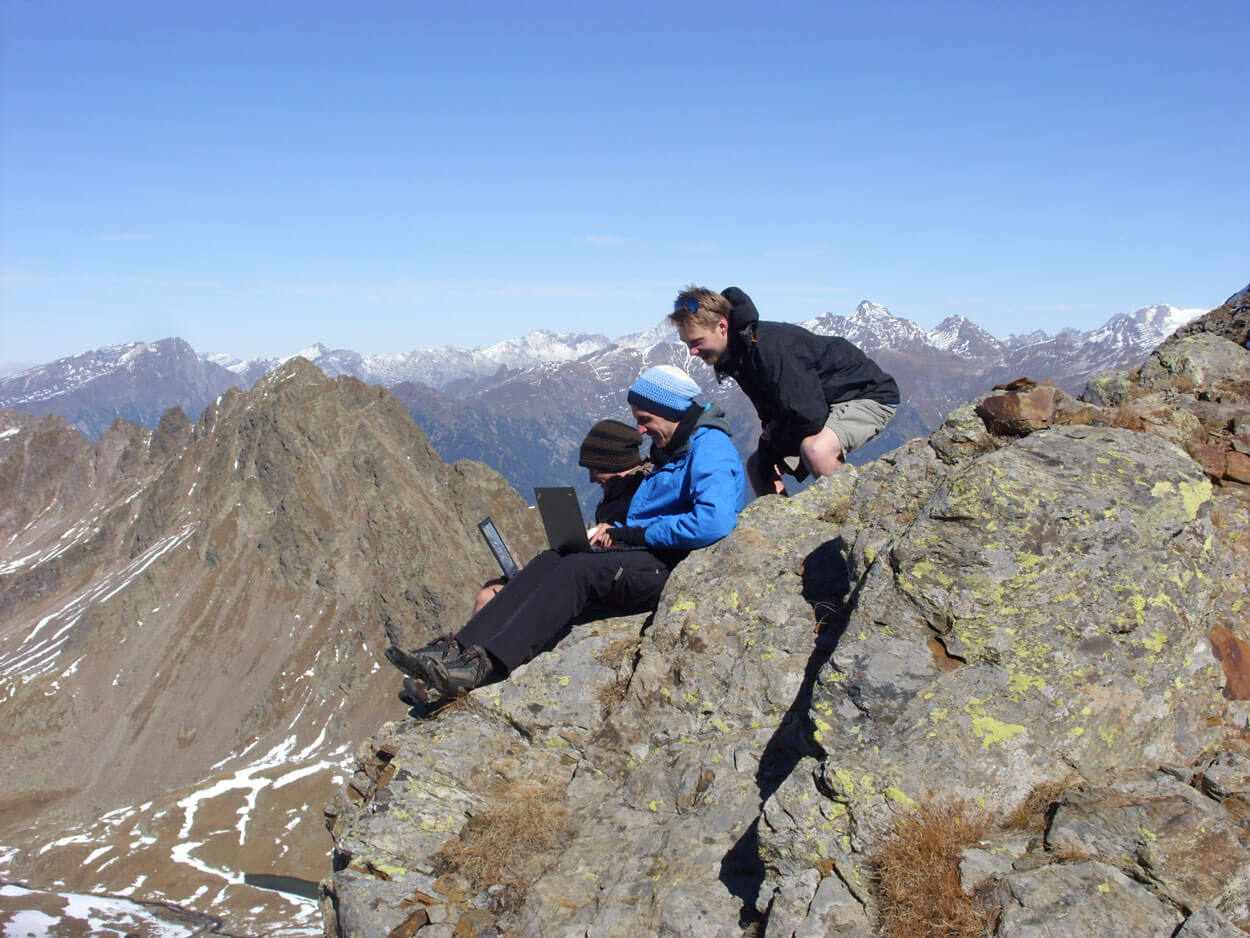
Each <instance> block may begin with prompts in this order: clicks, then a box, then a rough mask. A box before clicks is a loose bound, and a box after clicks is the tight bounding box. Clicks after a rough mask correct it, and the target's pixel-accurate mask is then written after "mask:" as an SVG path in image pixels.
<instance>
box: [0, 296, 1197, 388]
mask: <svg viewBox="0 0 1250 938" xmlns="http://www.w3.org/2000/svg"><path fill="white" fill-rule="evenodd" d="M1204 312H1206V310H1203V309H1185V308H1181V307H1176V306H1168V305H1162V304H1161V305H1156V306H1148V307H1144V308H1143V309H1139V310H1135V311H1134V312H1132V313H1121V314H1118V315H1116V316H1113V317H1112V318H1111V319H1109V320H1108V321H1107V322H1106V323H1105V324H1103V325H1102V326H1100V327H1099V328H1097V329H1093V330H1090V331H1088V332H1081V331H1079V330H1075V329H1065V330H1064V331H1062V332H1060V333H1058V334H1057V335H1054V336H1052V335H1048V334H1047V333H1045V332H1041V331H1038V332H1031V333H1029V334H1027V335H1023V336H1008V337H1007V338H1006V339H1004V340H1001V341H1000V340H999V339H996V338H994V336H992V335H991V334H990V333H989V332H987V331H985V330H984V329H982V328H981V327H980V326H978V325H976V324H975V323H974V322H972V321H971V320H969V319H966V318H964V317H963V316H951V317H948V318H947V319H945V320H943V321H942V322H941V323H939V324H938V325H937V327H935V328H934V329H932V330H925V329H923V328H922V327H920V326H918V325H917V324H916V323H914V322H912V321H910V320H908V319H902V318H899V317H897V316H894V315H893V314H891V313H890V311H889V310H888V309H886V308H885V307H884V306H881V305H880V304H878V303H873V302H870V301H867V300H865V301H864V302H862V303H860V304H859V305H858V306H857V307H856V309H855V312H854V313H852V314H851V315H850V316H837V315H834V314H833V313H825V314H824V315H822V316H818V317H816V318H814V319H809V320H806V321H804V322H802V323H800V325H802V326H804V327H806V328H808V329H810V330H811V331H813V332H816V333H818V334H821V335H841V336H844V337H845V338H847V339H849V340H850V341H852V342H854V343H855V344H856V345H858V346H860V347H861V348H863V349H864V350H865V351H866V352H868V353H869V354H872V353H873V352H875V351H878V350H880V349H887V348H892V349H908V350H912V351H915V350H920V349H925V348H929V349H932V350H937V351H943V352H950V353H952V354H954V355H959V356H963V357H970V358H974V359H989V358H993V357H995V356H1001V355H1004V354H1005V353H1007V352H1009V351H1015V350H1020V349H1025V348H1028V347H1031V346H1042V345H1045V344H1047V343H1052V342H1058V343H1062V344H1063V345H1065V346H1068V347H1071V346H1077V345H1090V344H1092V345H1096V346H1098V347H1099V353H1097V354H1095V356H1094V357H1105V356H1108V355H1109V356H1112V357H1114V356H1115V353H1116V352H1117V351H1126V350H1130V349H1131V350H1139V349H1140V350H1145V351H1148V350H1149V349H1151V348H1153V347H1154V346H1155V345H1158V344H1159V342H1161V341H1162V340H1163V339H1164V338H1166V337H1167V336H1169V335H1171V334H1172V332H1174V331H1175V330H1176V329H1177V328H1178V327H1180V326H1182V325H1184V324H1185V323H1186V322H1189V321H1190V320H1191V319H1193V318H1194V317H1196V316H1199V315H1201V314H1202V313H1204ZM676 341H677V334H676V331H675V330H674V329H673V327H672V326H671V325H670V324H669V323H668V322H667V320H663V321H661V322H660V323H658V324H657V325H656V326H654V327H653V328H651V329H649V330H646V331H644V332H637V333H632V334H630V335H626V336H621V337H619V338H617V339H614V340H611V339H608V338H607V337H606V336H603V335H598V334H590V335H588V334H585V333H571V332H551V331H549V330H539V331H536V332H531V333H527V334H526V335H524V336H521V337H520V338H517V339H508V340H505V341H503V342H497V343H495V344H493V345H487V346H483V347H480V348H471V349H464V348H456V347H453V346H442V347H438V348H425V349H414V350H413V351H410V352H398V353H387V354H381V355H361V354H359V353H357V352H353V351H350V350H343V349H335V350H332V349H329V348H327V347H326V346H324V345H322V344H320V343H317V344H315V345H311V346H309V347H308V348H305V349H301V350H300V351H298V352H296V353H295V355H298V356H302V357H304V358H307V359H308V360H309V361H311V362H312V363H313V364H315V365H316V366H317V367H319V368H320V369H321V370H322V371H323V372H325V373H326V375H327V376H329V377H336V376H338V375H344V374H349V375H353V376H355V377H358V378H360V379H361V380H363V381H366V382H368V383H371V384H381V385H383V386H385V387H392V386H394V385H397V384H401V383H403V382H405V381H412V382H417V383H420V384H426V385H429V386H430V387H433V388H437V389H439V390H443V389H446V388H448V387H450V386H451V385H453V384H455V383H456V382H461V381H464V380H465V379H474V378H484V377H488V376H491V375H495V374H498V373H499V371H500V369H501V368H502V369H505V370H507V371H522V370H525V369H529V368H534V367H536V366H539V365H543V364H548V363H553V362H554V363H559V362H571V361H577V360H579V359H586V358H588V357H590V356H594V355H597V354H600V353H603V352H606V351H608V350H610V349H613V348H618V349H635V350H638V351H642V352H646V351H647V350H648V349H650V348H652V347H654V346H656V345H661V344H666V343H671V342H676ZM295 355H290V356H286V357H284V358H272V359H250V360H246V361H245V360H242V359H239V358H236V357H234V356H231V355H226V354H207V355H204V356H203V357H204V358H205V360H206V361H210V362H213V363H214V364H218V365H221V366H222V367H224V368H227V369H228V370H230V371H232V372H234V373H235V374H237V375H239V376H240V377H243V378H244V379H248V380H251V381H254V380H256V378H259V377H260V376H261V375H263V374H267V373H268V372H270V371H272V370H273V369H274V368H276V367H278V366H279V365H281V364H283V363H284V362H286V361H288V360H289V359H290V358H293V357H295ZM2 402H3V399H2V398H0V404H2Z"/></svg>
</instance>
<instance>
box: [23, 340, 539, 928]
mask: <svg viewBox="0 0 1250 938" xmlns="http://www.w3.org/2000/svg"><path fill="white" fill-rule="evenodd" d="M487 514H489V515H491V516H492V517H494V518H495V520H496V522H497V523H498V525H499V527H500V529H501V530H502V531H503V532H504V534H505V536H506V537H507V538H508V540H509V541H510V543H511V546H512V547H513V549H514V551H515V552H516V553H517V554H518V555H519V556H522V557H527V556H529V555H530V554H532V553H533V552H534V551H535V550H536V549H537V547H538V544H539V540H540V536H541V535H540V534H539V532H538V530H537V525H536V523H535V521H534V519H533V517H532V512H530V511H529V509H528V508H527V507H526V504H525V501H524V499H522V498H520V497H519V496H518V495H517V494H516V493H515V492H514V491H512V490H511V489H510V488H509V487H508V486H507V484H506V483H505V482H504V480H503V479H502V478H501V477H500V476H499V475H498V474H497V473H495V472H494V471H493V470H490V469H488V468H487V467H486V466H483V465H481V464H477V463H468V462H462V463H459V464H457V465H454V466H451V465H447V464H446V463H444V462H443V460H442V459H441V458H439V456H438V454H437V453H436V452H435V451H434V449H433V448H432V447H431V446H430V445H429V442H428V441H427V439H426V437H425V436H424V434H423V433H422V432H421V430H420V429H419V428H418V427H417V426H416V425H415V424H414V423H413V422H412V420H411V418H410V417H409V415H408V414H407V413H406V412H405V411H404V410H403V408H402V407H401V406H400V405H399V403H398V402H397V401H396V400H395V399H394V398H393V397H392V396H391V395H390V394H389V393H387V392H386V391H385V390H382V389H380V388H370V387H367V386H366V385H364V384H363V383H362V382H360V381H358V380H356V379H354V378H339V379H337V380H333V381H331V380H327V379H326V378H325V376H324V375H322V373H321V372H320V371H318V370H317V369H316V368H315V367H313V366H312V365H311V364H309V363H308V362H307V361H305V360H303V359H295V360H292V361H290V362H288V363H286V364H285V365H283V366H282V367H281V368H280V369H278V370H277V371H275V372H273V373H272V374H271V375H269V376H268V377H267V378H265V379H264V380H263V381H261V382H260V383H259V384H258V385H257V386H256V387H255V388H253V389H252V390H251V391H249V392H247V393H241V392H238V391H230V392H227V393H226V394H225V395H223V396H222V397H221V398H219V399H217V400H215V401H213V402H211V403H210V404H209V405H208V406H207V408H206V409H205V411H204V413H203V414H202V415H201V417H200V419H199V420H198V421H197V422H195V423H192V422H190V421H189V420H188V419H187V418H186V417H185V416H184V415H183V414H182V412H181V411H179V410H176V409H175V410H171V411H168V412H166V414H165V415H164V417H163V418H162V419H161V421H160V422H159V424H158V425H157V427H156V428H155V429H154V430H145V429H143V428H141V427H139V426H136V425H134V424H132V423H128V422H126V421H117V422H115V423H114V424H113V425H112V426H111V427H110V428H109V429H108V430H107V431H105V432H104V433H103V434H102V435H101V436H100V438H99V439H98V440H96V441H95V443H88V442H87V441H86V439H85V438H84V437H83V436H82V435H81V434H80V433H79V432H78V431H77V430H75V429H72V428H71V427H69V426H68V425H67V423H66V421H65V420H64V419H63V418H60V417H56V416H43V417H34V416H31V415H29V414H26V413H21V412H16V411H6V412H0V708H2V712H3V715H4V720H3V721H0V844H3V845H4V846H3V849H0V879H5V880H9V881H16V882H21V883H23V884H25V885H27V886H29V887H31V888H32V889H41V890H46V891H53V892H61V893H69V892H93V893H108V894H112V895H119V896H127V897H130V898H132V899H135V900H145V901H147V902H150V903H168V904H175V905H180V906H184V907H186V908H188V909H191V910H194V911H197V912H200V913H203V914H206V915H211V916H213V917H214V918H215V919H218V920H220V921H221V923H222V926H221V931H220V933H222V934H259V933H267V934H274V935H277V934H290V935H294V934H312V933H315V932H318V931H320V927H319V924H318V916H317V913H316V910H315V906H314V904H313V903H311V902H310V901H308V900H306V899H296V898H295V897H294V896H291V895H288V894H284V893H279V892H274V891H270V890H265V889H260V888H255V887H254V886H253V885H250V884H249V882H248V881H246V877H248V876H251V875H260V876H285V877H291V878H294V879H296V880H303V881H305V883H306V884H307V883H308V882H309V881H312V882H314V883H315V881H316V880H317V879H319V878H320V877H321V876H322V875H324V873H325V871H326V869H327V864H328V860H327V843H326V839H325V833H324V828H323V827H322V825H321V823H320V819H319V816H318V815H319V810H318V806H319V805H320V804H322V803H324V800H325V797H326V794H325V793H326V791H327V790H329V789H331V788H332V787H333V784H334V783H333V781H332V780H333V779H335V778H337V777H341V776H342V774H343V771H344V763H345V762H346V761H347V760H348V759H349V758H350V753H351V751H352V749H353V748H354V747H355V745H356V743H357V741H358V740H359V739H360V738H362V737H363V736H364V735H366V734H367V733H368V732H370V731H371V730H372V729H373V728H374V727H375V726H376V724H377V722H378V720H379V719H380V718H381V714H383V713H385V712H386V710H387V709H388V708H389V707H390V706H391V705H392V702H393V699H394V687H393V673H392V671H391V669H390V668H389V666H388V665H387V664H386V662H385V659H384V658H383V657H382V651H383V649H384V648H385V646H386V643H387V640H388V635H387V628H386V623H388V622H389V628H390V631H391V632H392V633H394V634H400V633H409V634H411V633H412V632H413V631H414V630H415V629H418V628H421V629H425V630H429V631H436V630H437V629H438V628H439V627H440V623H441V622H442V621H443V620H444V618H446V619H448V620H460V619H463V618H464V617H465V616H466V614H467V612H468V608H469V604H470V602H471V598H472V593H473V589H472V586H473V584H475V583H477V582H480V581H481V580H483V579H485V578H487V577H489V576H493V575H496V574H497V572H498V571H497V568H496V567H495V565H494V561H493V559H492V558H491V555H490V553H489V552H488V550H487V549H486V547H485V546H484V544H483V543H482V542H481V539H480V537H479V535H478V532H477V531H476V529H475V528H476V524H477V522H478V521H479V520H480V519H481V518H482V517H483V516H484V515H487ZM418 623H421V625H420V626H418ZM310 805H311V806H312V807H311V808H310V807H309V806H310ZM6 895H7V894H6ZM24 901H29V900H28V899H24V900H23V899H17V898H3V899H0V910H3V909H5V908H7V907H9V906H10V905H11V904H12V903H19V904H20V903H21V902H24ZM2 917H3V916H2V915H0V918H2Z"/></svg>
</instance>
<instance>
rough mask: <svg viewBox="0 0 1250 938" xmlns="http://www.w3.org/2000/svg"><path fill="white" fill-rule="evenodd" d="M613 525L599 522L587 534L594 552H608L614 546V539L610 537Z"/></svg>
mask: <svg viewBox="0 0 1250 938" xmlns="http://www.w3.org/2000/svg"><path fill="white" fill-rule="evenodd" d="M610 527H612V525H610V524H607V523H606V522H602V521H601V522H599V524H596V525H595V526H594V527H593V528H591V529H590V531H588V532H587V533H588V534H589V535H590V547H591V549H592V550H607V549H608V548H610V547H611V546H612V539H611V538H610V537H608V533H607V532H608V529H609V528H610Z"/></svg>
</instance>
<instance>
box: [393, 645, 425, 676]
mask: <svg viewBox="0 0 1250 938" xmlns="http://www.w3.org/2000/svg"><path fill="white" fill-rule="evenodd" d="M386 660H387V661H389V662H390V663H391V664H393V665H394V666H395V667H396V668H398V669H399V670H400V671H403V672H404V674H406V675H408V676H409V677H415V678H417V679H418V680H421V681H425V682H426V683H427V684H428V683H430V659H429V658H426V657H425V656H424V655H410V654H409V653H408V652H406V651H404V650H403V649H402V648H397V647H396V646H394V645H391V646H390V647H389V648H387V649H386Z"/></svg>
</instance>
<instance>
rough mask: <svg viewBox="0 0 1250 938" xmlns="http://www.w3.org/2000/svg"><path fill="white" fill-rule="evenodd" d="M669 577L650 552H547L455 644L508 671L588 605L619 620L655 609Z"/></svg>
mask: <svg viewBox="0 0 1250 938" xmlns="http://www.w3.org/2000/svg"><path fill="white" fill-rule="evenodd" d="M668 574H669V566H668V564H666V563H665V562H664V560H662V559H661V558H660V557H659V556H657V555H656V554H654V553H652V552H651V551H649V550H605V551H592V552H589V553H577V554H559V553H557V552H556V551H554V550H546V551H543V552H542V553H541V554H539V555H538V556H537V557H535V558H534V559H533V560H531V561H530V562H529V563H527V564H526V565H525V568H524V569H523V570H521V572H520V573H518V574H517V575H516V576H514V577H513V578H512V579H511V580H510V581H509V582H508V585H507V586H505V587H504V588H503V589H502V590H500V591H499V592H498V593H497V594H496V595H495V598H494V599H492V600H491V601H490V602H488V603H487V604H486V605H485V606H483V607H482V608H481V609H480V610H479V611H478V613H477V615H475V616H473V618H471V619H470V620H469V621H468V622H467V623H465V626H464V628H462V629H461V630H460V631H459V632H457V633H456V638H457V640H458V641H459V642H460V644H461V645H465V646H468V645H481V646H482V647H483V648H484V649H486V651H488V652H489V653H490V654H491V655H492V656H493V657H494V658H495V659H496V660H497V661H498V662H499V663H500V664H502V665H503V666H504V668H506V669H507V670H508V671H511V670H512V669H513V668H515V667H517V666H519V665H522V664H524V663H525V662H527V661H529V660H530V659H531V658H533V657H534V656H535V655H537V654H538V653H539V652H541V651H543V650H544V649H545V648H547V647H548V646H549V645H551V644H552V643H554V642H555V640H556V639H558V638H559V637H560V636H561V635H562V634H563V632H564V631H565V629H567V628H568V627H569V625H570V624H571V623H572V622H573V621H574V620H575V619H576V618H577V617H578V616H579V615H581V613H582V612H583V611H584V610H585V609H586V606H587V605H588V604H590V603H602V604H604V605H605V606H610V607H612V610H613V612H614V613H616V614H619V615H625V614H628V613H633V612H642V611H644V610H647V609H654V608H655V606H656V603H658V602H659V600H660V591H661V590H662V589H663V588H664V583H665V582H666V581H667V580H668Z"/></svg>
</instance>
